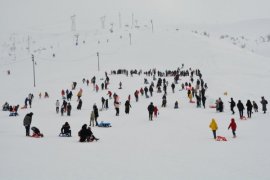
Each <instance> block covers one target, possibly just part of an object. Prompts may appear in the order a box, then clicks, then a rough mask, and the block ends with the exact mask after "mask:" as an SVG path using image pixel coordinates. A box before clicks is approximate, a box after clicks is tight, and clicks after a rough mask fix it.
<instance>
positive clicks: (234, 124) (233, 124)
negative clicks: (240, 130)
mask: <svg viewBox="0 0 270 180" xmlns="http://www.w3.org/2000/svg"><path fill="white" fill-rule="evenodd" d="M230 128H231V129H232V133H233V137H234V138H236V134H235V131H236V128H237V125H236V123H235V120H234V118H232V119H231V123H230V125H229V127H228V129H230Z"/></svg>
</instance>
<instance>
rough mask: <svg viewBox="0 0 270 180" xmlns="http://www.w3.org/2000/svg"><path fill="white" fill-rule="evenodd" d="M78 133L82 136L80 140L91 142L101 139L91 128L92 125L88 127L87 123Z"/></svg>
mask: <svg viewBox="0 0 270 180" xmlns="http://www.w3.org/2000/svg"><path fill="white" fill-rule="evenodd" d="M78 135H79V137H80V140H79V141H80V142H91V141H93V140H96V141H98V140H99V139H98V138H96V137H95V136H94V135H93V132H92V131H91V128H90V127H88V128H87V124H84V125H83V126H82V129H81V130H80V131H79V133H78Z"/></svg>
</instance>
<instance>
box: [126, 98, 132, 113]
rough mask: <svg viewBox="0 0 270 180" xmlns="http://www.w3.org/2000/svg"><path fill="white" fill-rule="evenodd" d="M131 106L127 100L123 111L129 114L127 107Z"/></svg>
mask: <svg viewBox="0 0 270 180" xmlns="http://www.w3.org/2000/svg"><path fill="white" fill-rule="evenodd" d="M130 108H131V105H130V102H129V100H127V101H126V102H125V113H126V114H129V109H130Z"/></svg>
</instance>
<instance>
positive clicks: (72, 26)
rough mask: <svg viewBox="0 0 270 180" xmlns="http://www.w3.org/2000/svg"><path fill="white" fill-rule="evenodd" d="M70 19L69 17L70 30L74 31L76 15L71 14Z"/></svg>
mask: <svg viewBox="0 0 270 180" xmlns="http://www.w3.org/2000/svg"><path fill="white" fill-rule="evenodd" d="M70 19H71V31H72V32H75V31H76V15H75V14H74V15H73V16H71V17H70Z"/></svg>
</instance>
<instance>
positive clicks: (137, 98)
mask: <svg viewBox="0 0 270 180" xmlns="http://www.w3.org/2000/svg"><path fill="white" fill-rule="evenodd" d="M134 96H135V99H136V102H138V100H139V91H138V90H136V91H135V93H134Z"/></svg>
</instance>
